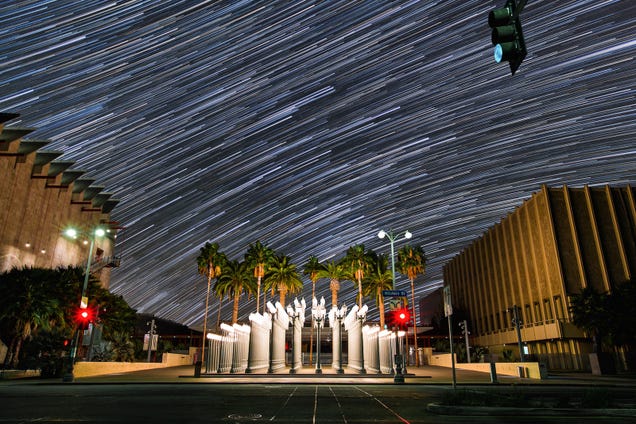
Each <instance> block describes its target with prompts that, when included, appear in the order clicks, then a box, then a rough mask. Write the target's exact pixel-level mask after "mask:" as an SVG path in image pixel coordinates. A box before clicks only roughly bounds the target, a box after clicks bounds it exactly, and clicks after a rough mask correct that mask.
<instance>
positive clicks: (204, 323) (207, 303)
mask: <svg viewBox="0 0 636 424" xmlns="http://www.w3.org/2000/svg"><path fill="white" fill-rule="evenodd" d="M211 283H212V277H210V275H209V274H208V290H207V292H206V294H205V315H204V316H203V334H202V335H201V361H204V360H205V340H206V339H205V335H206V334H207V331H208V306H209V302H210V285H211ZM150 337H152V334H151V335H150ZM148 343H150V342H148Z"/></svg>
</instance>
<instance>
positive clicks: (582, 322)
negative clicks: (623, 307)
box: [570, 286, 612, 353]
mask: <svg viewBox="0 0 636 424" xmlns="http://www.w3.org/2000/svg"><path fill="white" fill-rule="evenodd" d="M609 306H610V303H609V299H608V295H607V294H605V293H598V292H596V291H595V290H594V288H592V287H591V286H587V287H585V288H584V289H583V290H581V292H580V293H578V294H575V295H573V296H572V297H571V304H570V312H571V313H572V322H573V323H574V325H576V326H577V327H579V328H581V329H582V330H584V331H586V332H588V333H589V334H590V335H591V336H592V341H593V346H594V350H593V351H594V352H595V353H602V352H603V340H604V338H605V337H606V336H607V335H608V334H609V333H610V330H611V326H612V324H611V309H610V307H609Z"/></svg>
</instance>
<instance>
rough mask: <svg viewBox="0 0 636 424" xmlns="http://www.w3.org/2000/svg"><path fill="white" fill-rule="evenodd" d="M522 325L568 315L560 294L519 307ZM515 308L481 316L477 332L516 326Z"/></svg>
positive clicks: (557, 318) (547, 321) (553, 319)
mask: <svg viewBox="0 0 636 424" xmlns="http://www.w3.org/2000/svg"><path fill="white" fill-rule="evenodd" d="M518 314H519V318H520V322H519V324H520V325H521V326H524V325H525V326H533V325H542V324H544V323H552V322H554V321H555V319H556V320H562V319H565V318H566V317H567V315H566V312H565V308H564V305H563V299H562V298H561V296H560V295H557V296H554V297H553V298H552V299H549V298H546V299H543V301H542V302H539V301H536V302H534V303H533V304H532V305H530V304H525V305H524V307H523V308H521V307H520V308H519V309H518ZM514 318H515V316H514V311H513V308H512V307H511V308H509V309H507V310H504V311H501V312H496V313H494V314H490V315H488V316H482V317H479V319H478V322H477V323H476V324H477V326H478V328H476V329H475V330H476V334H486V333H492V332H497V331H503V330H510V329H511V328H514V327H515V323H514Z"/></svg>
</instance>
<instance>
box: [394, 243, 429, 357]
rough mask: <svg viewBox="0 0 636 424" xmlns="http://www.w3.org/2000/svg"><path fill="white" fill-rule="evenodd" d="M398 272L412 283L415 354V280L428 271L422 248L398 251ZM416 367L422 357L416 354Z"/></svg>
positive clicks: (407, 247) (411, 247)
mask: <svg viewBox="0 0 636 424" xmlns="http://www.w3.org/2000/svg"><path fill="white" fill-rule="evenodd" d="M398 270H399V271H400V273H401V274H403V275H406V276H407V277H408V279H409V280H410V281H411V304H412V305H413V306H412V308H413V314H412V315H413V338H414V339H415V343H414V344H413V346H414V347H415V352H417V315H416V312H415V279H416V278H417V276H418V275H420V274H424V272H425V271H426V255H425V254H424V249H423V248H422V247H421V246H415V247H413V246H409V245H406V246H404V247H402V248H401V249H400V250H399V251H398ZM415 365H416V366H419V365H420V357H419V355H418V354H417V353H416V354H415Z"/></svg>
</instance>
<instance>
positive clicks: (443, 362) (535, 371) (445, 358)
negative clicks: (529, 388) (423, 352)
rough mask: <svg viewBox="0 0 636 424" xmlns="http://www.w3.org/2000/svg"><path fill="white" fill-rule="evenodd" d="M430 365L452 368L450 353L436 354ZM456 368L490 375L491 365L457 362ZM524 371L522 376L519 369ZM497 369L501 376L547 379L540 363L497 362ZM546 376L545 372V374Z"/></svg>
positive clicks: (429, 358)
mask: <svg viewBox="0 0 636 424" xmlns="http://www.w3.org/2000/svg"><path fill="white" fill-rule="evenodd" d="M428 364H429V365H435V366H438V367H449V368H450V367H452V361H451V355H450V353H442V354H434V355H431V356H430V357H428ZM455 368H456V369H461V370H469V371H478V372H484V373H488V374H490V363H484V362H478V363H471V364H468V363H457V362H455ZM520 368H521V369H522V371H521V372H522V373H523V375H520V374H519V372H520V370H519V369H520ZM495 369H496V371H497V374H499V375H510V376H513V377H520V376H521V377H524V378H532V379H537V380H540V379H542V378H545V377H546V376H545V375H542V372H541V368H540V366H539V363H538V362H495ZM543 374H545V372H544V373H543Z"/></svg>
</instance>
